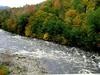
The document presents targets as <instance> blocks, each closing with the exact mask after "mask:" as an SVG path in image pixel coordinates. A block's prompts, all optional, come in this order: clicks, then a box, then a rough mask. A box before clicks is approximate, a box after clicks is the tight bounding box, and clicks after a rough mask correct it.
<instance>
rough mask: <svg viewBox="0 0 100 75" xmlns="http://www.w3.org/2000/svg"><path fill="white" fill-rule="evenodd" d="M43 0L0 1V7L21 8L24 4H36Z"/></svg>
mask: <svg viewBox="0 0 100 75" xmlns="http://www.w3.org/2000/svg"><path fill="white" fill-rule="evenodd" d="M43 1H45V0H0V5H1V6H9V7H22V6H24V5H26V4H30V5H31V4H38V3H41V2H43Z"/></svg>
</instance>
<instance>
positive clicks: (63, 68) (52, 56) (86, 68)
mask: <svg viewBox="0 0 100 75" xmlns="http://www.w3.org/2000/svg"><path fill="white" fill-rule="evenodd" d="M5 50H11V52H12V54H14V55H19V56H24V57H25V58H28V59H27V60H25V59H23V60H22V59H21V60H20V61H18V62H20V64H21V62H23V61H24V60H25V61H27V65H25V66H27V68H28V71H30V70H32V71H31V73H35V71H36V70H35V69H37V68H36V67H34V65H32V64H33V63H32V62H31V61H32V60H33V59H36V60H37V61H38V64H36V65H37V66H39V67H41V68H39V69H42V70H43V69H44V70H45V73H48V74H66V73H67V74H69V73H70V74H73V73H75V74H76V73H79V74H80V73H84V74H85V73H87V74H88V73H89V74H90V73H100V56H99V55H97V54H93V53H90V52H84V51H82V50H80V49H78V48H75V47H72V48H68V47H66V46H61V45H58V44H53V43H51V42H47V41H43V40H38V39H28V38H25V37H22V36H19V35H12V34H10V33H8V32H5V31H3V30H0V52H1V53H2V52H4V51H5ZM31 59H32V60H31ZM36 60H35V61H34V62H37V61H36ZM16 62H17V61H16ZM18 64H19V63H18ZM28 64H30V65H28ZM22 65H23V64H22ZM33 67H34V71H33ZM39 69H38V71H39ZM27 75H28V74H27ZM29 75H30V74H29Z"/></svg>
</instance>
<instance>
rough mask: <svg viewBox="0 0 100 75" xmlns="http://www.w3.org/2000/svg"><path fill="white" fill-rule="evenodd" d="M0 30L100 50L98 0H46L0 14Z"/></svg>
mask: <svg viewBox="0 0 100 75" xmlns="http://www.w3.org/2000/svg"><path fill="white" fill-rule="evenodd" d="M0 27H1V28H2V29H5V30H7V31H10V32H12V33H17V34H20V35H24V36H28V37H35V38H39V39H44V40H48V41H54V42H56V43H60V44H64V45H67V46H78V47H82V48H86V49H88V50H91V49H93V50H96V48H98V47H99V48H100V0H47V1H45V2H43V3H41V4H37V5H26V6H24V7H21V8H11V9H6V10H0Z"/></svg>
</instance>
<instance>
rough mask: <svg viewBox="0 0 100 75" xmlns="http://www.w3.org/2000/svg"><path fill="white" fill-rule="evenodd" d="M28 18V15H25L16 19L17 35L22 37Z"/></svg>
mask: <svg viewBox="0 0 100 75" xmlns="http://www.w3.org/2000/svg"><path fill="white" fill-rule="evenodd" d="M28 18H29V15H27V14H23V15H20V16H19V17H18V22H17V25H18V27H17V30H18V33H19V34H21V35H24V31H25V26H26V25H27V23H28Z"/></svg>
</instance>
